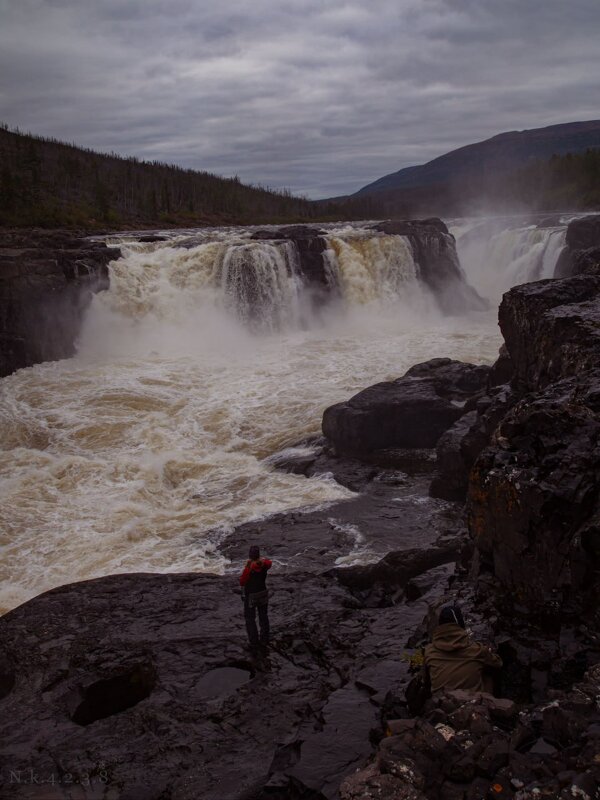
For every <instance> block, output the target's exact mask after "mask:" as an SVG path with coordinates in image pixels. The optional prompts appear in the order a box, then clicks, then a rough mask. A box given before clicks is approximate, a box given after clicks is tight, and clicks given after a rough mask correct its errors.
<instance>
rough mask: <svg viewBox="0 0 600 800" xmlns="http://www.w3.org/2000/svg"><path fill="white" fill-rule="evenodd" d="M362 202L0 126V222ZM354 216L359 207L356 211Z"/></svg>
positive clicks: (173, 222) (302, 211) (141, 220)
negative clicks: (314, 197)
mask: <svg viewBox="0 0 600 800" xmlns="http://www.w3.org/2000/svg"><path fill="white" fill-rule="evenodd" d="M361 205H364V206H365V208H366V207H368V203H363V204H361V203H358V204H356V203H349V204H347V205H344V206H342V205H341V204H337V203H328V204H325V205H322V206H321V205H316V204H315V203H312V202H311V201H309V200H307V199H306V198H302V197H294V196H293V195H292V194H291V193H290V192H289V191H286V190H284V191H276V190H273V189H267V188H263V187H260V186H248V185H245V184H243V183H241V181H240V180H239V178H237V177H235V178H220V177H218V176H216V175H213V174H211V173H209V172H199V171H196V170H191V169H182V168H180V167H177V166H172V165H169V164H163V163H161V162H157V161H155V162H146V161H140V160H139V159H137V158H135V157H132V158H124V157H122V156H120V155H118V154H116V153H110V154H104V153H97V152H94V151H92V150H87V149H84V148H81V147H77V146H76V145H75V144H67V143H64V142H59V141H57V140H55V139H50V138H43V137H40V136H33V135H31V134H24V133H21V132H20V131H18V130H9V128H8V126H7V125H1V126H0V225H3V226H5V227H42V228H60V227H67V228H81V229H89V230H106V229H110V230H118V229H126V228H129V229H134V228H144V227H154V226H160V227H172V226H190V227H193V226H202V225H227V224H229V225H231V224H266V223H274V224H276V223H288V222H310V221H312V220H315V219H319V220H321V221H322V220H324V219H347V218H349V215H350V214H356V213H358V211H357V206H361ZM359 216H360V214H359Z"/></svg>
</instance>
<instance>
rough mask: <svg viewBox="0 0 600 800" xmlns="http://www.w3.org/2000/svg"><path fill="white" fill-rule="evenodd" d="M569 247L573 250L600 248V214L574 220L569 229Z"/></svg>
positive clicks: (567, 237) (567, 238)
mask: <svg viewBox="0 0 600 800" xmlns="http://www.w3.org/2000/svg"><path fill="white" fill-rule="evenodd" d="M566 242H567V246H568V247H569V248H570V249H571V250H587V249H588V248H589V247H600V214H593V215H590V216H589V217H582V218H581V219H574V220H573V221H572V222H570V223H569V225H568V227H567V236H566Z"/></svg>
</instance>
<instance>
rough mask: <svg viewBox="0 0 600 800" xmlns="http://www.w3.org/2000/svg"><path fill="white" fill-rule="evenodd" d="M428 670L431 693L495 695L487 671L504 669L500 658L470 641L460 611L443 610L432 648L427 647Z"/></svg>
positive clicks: (456, 608) (483, 646)
mask: <svg viewBox="0 0 600 800" xmlns="http://www.w3.org/2000/svg"><path fill="white" fill-rule="evenodd" d="M425 666H426V667H427V669H428V670H429V675H430V678H431V691H432V692H437V691H439V690H440V689H464V690H466V691H469V692H489V693H490V694H492V692H493V680H492V679H491V677H490V676H489V675H486V674H485V672H484V670H485V669H486V668H492V669H494V668H495V669H498V668H499V667H501V666H502V659H501V658H500V656H498V655H496V654H495V653H492V651H491V650H490V649H489V647H486V646H485V645H483V644H479V643H478V642H473V641H471V639H469V637H468V635H467V632H466V630H465V621H464V619H463V615H462V612H461V610H460V607H459V606H457V605H454V606H446V607H445V608H443V609H442V611H441V614H440V617H439V624H438V626H437V628H435V630H434V631H433V637H432V642H431V644H428V645H427V646H426V647H425Z"/></svg>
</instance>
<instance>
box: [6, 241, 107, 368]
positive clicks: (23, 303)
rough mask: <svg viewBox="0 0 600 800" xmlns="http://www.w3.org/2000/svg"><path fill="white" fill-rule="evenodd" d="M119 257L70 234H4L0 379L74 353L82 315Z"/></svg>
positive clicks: (94, 243)
mask: <svg viewBox="0 0 600 800" xmlns="http://www.w3.org/2000/svg"><path fill="white" fill-rule="evenodd" d="M119 256H120V251H119V250H118V248H112V247H107V246H106V245H105V244H104V243H102V242H93V241H91V240H89V239H86V238H85V237H83V236H77V235H75V234H73V232H72V231H39V230H34V231H24V230H18V231H10V230H9V231H6V230H5V231H3V232H2V243H1V245H0V378H1V377H4V376H5V375H10V373H11V372H14V371H15V370H17V369H22V368H23V367H30V366H32V365H33V364H39V363H41V362H43V361H56V360H57V359H61V358H69V357H70V356H72V355H73V354H74V352H75V341H76V339H77V336H78V335H79V330H80V326H81V322H82V319H83V315H84V313H85V310H86V309H87V307H88V305H89V303H90V301H91V299H92V295H93V293H94V292H97V291H101V290H102V289H105V288H106V287H107V286H108V269H107V267H108V263H109V262H110V261H112V260H113V259H115V258H118V257H119Z"/></svg>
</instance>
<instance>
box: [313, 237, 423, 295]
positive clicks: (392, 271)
mask: <svg viewBox="0 0 600 800" xmlns="http://www.w3.org/2000/svg"><path fill="white" fill-rule="evenodd" d="M327 240H328V245H329V248H328V251H327V252H328V259H329V264H330V269H331V270H332V271H333V272H334V274H335V275H336V281H337V284H338V285H339V287H340V290H341V293H342V296H343V298H344V299H345V301H346V302H347V303H348V304H350V305H352V304H365V303H372V302H377V301H382V302H388V303H389V302H392V303H394V302H395V303H397V302H398V300H399V299H401V298H403V297H404V298H405V299H406V298H407V296H408V295H409V294H413V295H414V294H415V293H417V292H418V291H420V289H419V283H418V278H419V276H418V272H417V267H416V265H415V261H414V258H413V252H412V248H411V246H410V243H409V241H408V239H407V238H406V237H405V236H386V235H379V236H373V235H370V236H361V235H355V236H351V237H348V238H341V237H339V236H329V237H327Z"/></svg>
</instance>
